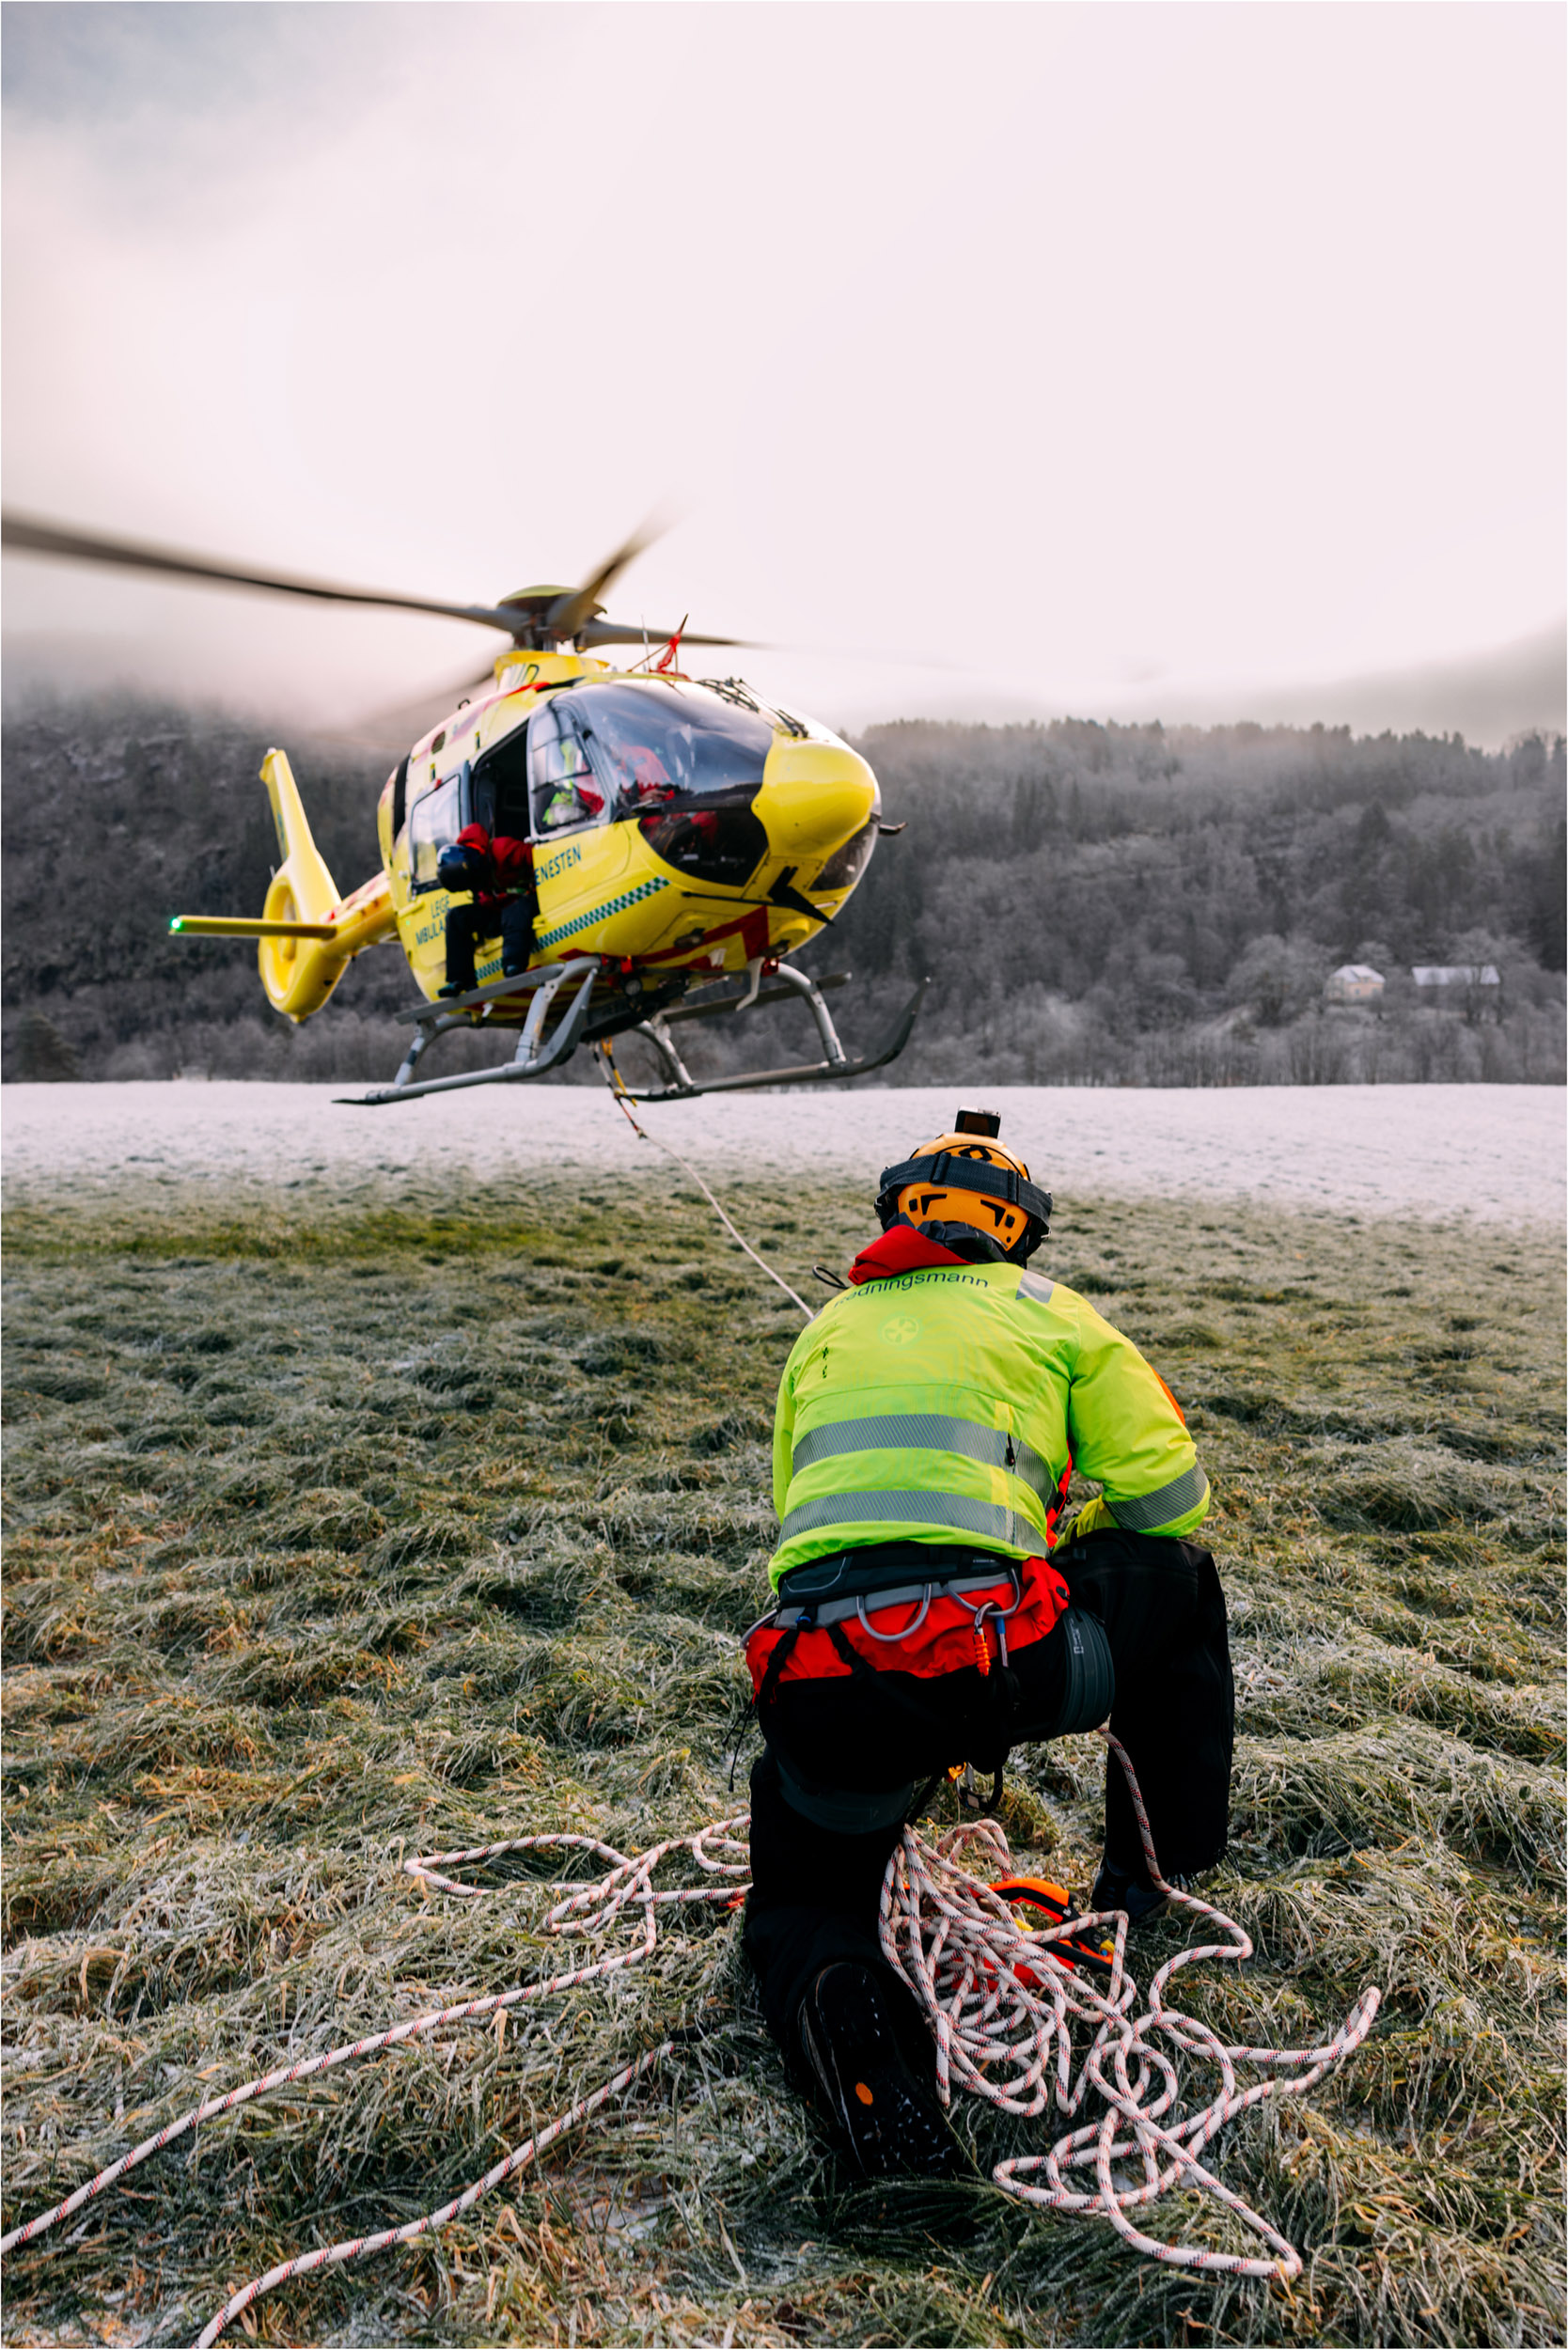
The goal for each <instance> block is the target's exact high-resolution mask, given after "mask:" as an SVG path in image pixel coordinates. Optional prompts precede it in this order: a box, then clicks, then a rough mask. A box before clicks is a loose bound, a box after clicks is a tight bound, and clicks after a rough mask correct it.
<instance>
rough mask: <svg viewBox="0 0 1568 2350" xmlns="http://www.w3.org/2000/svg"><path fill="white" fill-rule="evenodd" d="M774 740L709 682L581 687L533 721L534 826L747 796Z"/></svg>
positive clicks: (553, 827)
mask: <svg viewBox="0 0 1568 2350" xmlns="http://www.w3.org/2000/svg"><path fill="white" fill-rule="evenodd" d="M773 741H774V729H773V727H772V725H771V723H770V722H769V720H768V719H766V718H764V717H762V716H761V715H760V713H758V712H755V711H751V710H747V709H744V708H741V707H740V706H738V705H737V704H735V703H732V702H729V701H726V700H723V699H721V697H719V696H718V695H717V694H711V693H709V692H708V691H707V689H706V688H705V687H703V686H699V685H677V684H672V683H670V682H667V681H666V680H665V679H662V678H650V679H647V680H638V681H637V682H636V683H635V684H633V683H630V682H628V683H625V684H619V683H618V684H614V685H585V686H582V687H580V688H579V689H578V690H577V692H575V693H574V694H572V696H571V697H570V698H568V697H566V696H564V695H562V696H559V697H557V699H556V700H554V701H553V702H552V703H550V704H549V705H548V706H547V707H546V708H545V709H544V710H541V712H540V713H539V714H538V716H537V717H536V718H535V719H534V720H533V730H532V733H531V736H530V759H531V760H532V782H533V801H534V829H535V832H536V834H539V833H546V832H555V831H558V830H561V829H562V828H563V827H564V826H566V825H568V824H573V823H576V824H580V823H588V822H592V821H602V820H603V819H604V817H605V816H633V815H639V814H641V813H642V812H643V811H644V810H652V809H657V808H659V807H666V806H667V805H669V804H670V803H671V802H673V803H675V804H676V805H678V806H681V807H684V806H687V805H689V803H690V802H691V801H692V800H694V799H703V800H710V799H712V798H713V797H714V796H715V795H718V794H721V793H722V794H724V795H726V796H728V797H731V798H733V797H737V796H738V797H740V798H742V799H745V798H749V796H750V794H751V793H752V792H753V791H755V790H756V789H757V786H758V785H759V784H760V782H761V780H762V768H763V765H764V763H765V761H766V760H767V756H768V753H769V751H770V750H771V749H772V748H773Z"/></svg>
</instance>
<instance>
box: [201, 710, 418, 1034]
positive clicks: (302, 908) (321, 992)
mask: <svg viewBox="0 0 1568 2350" xmlns="http://www.w3.org/2000/svg"><path fill="white" fill-rule="evenodd" d="M261 780H262V782H263V783H264V784H265V785H266V787H267V797H268V798H269V799H270V800H271V802H272V807H273V823H274V825H275V826H276V828H277V845H278V849H279V852H280V854H281V856H282V860H283V861H282V863H281V864H280V865H279V866H278V868H277V870H276V871H275V872H274V875H273V878H272V882H271V885H270V886H269V888H268V890H267V902H266V905H265V907H264V908H263V911H262V914H261V917H260V919H259V920H257V921H252V920H250V919H248V918H245V917H231V916H227V915H215V914H177V915H176V916H175V917H174V918H173V920H172V921H171V922H170V924H169V929H170V931H171V932H174V933H175V934H176V935H177V936H180V937H184V938H254V939H256V940H257V942H258V946H257V964H258V966H259V970H260V974H261V984H262V986H263V987H264V988H265V989H266V991H267V1000H268V1002H269V1003H270V1004H271V1005H272V1007H273V1009H274V1011H280V1012H282V1013H283V1015H284V1017H285V1018H286V1019H288V1020H292V1021H295V1022H298V1021H301V1020H308V1019H309V1017H310V1015H311V1013H312V1012H314V1011H320V1010H321V1006H322V1005H323V1004H324V1003H325V1002H326V1000H327V997H328V996H329V995H331V994H332V991H333V989H334V988H335V987H336V986H337V982H338V980H339V979H341V978H342V976H343V974H344V972H345V971H346V970H347V969H348V967H349V964H351V963H352V962H353V958H354V956H355V955H357V954H358V953H359V952H360V950H361V948H366V947H373V946H374V945H375V944H376V941H377V940H378V939H382V938H385V937H387V936H389V935H390V933H391V932H392V931H393V929H394V928H395V927H396V921H395V917H394V913H393V907H392V896H391V892H390V890H389V889H388V888H387V885H386V882H385V879H384V876H383V875H382V874H379V873H378V874H377V875H376V876H375V878H374V879H373V880H372V881H368V882H367V883H366V884H365V885H364V887H363V888H362V889H356V890H355V891H354V893H353V897H351V898H347V899H339V897H338V894H337V883H336V882H335V881H334V880H333V878H332V875H331V873H330V872H329V870H327V866H326V861H325V859H324V858H323V857H322V855H321V851H320V849H318V848H317V846H316V843H315V840H314V838H312V835H311V831H310V823H309V819H308V818H307V817H306V812H305V803H304V801H303V800H302V799H301V798H300V791H299V786H298V784H297V783H296V782H295V781H294V771H293V769H292V768H291V767H290V764H289V760H288V755H287V753H286V752H283V751H279V750H271V751H269V752H268V753H267V756H266V758H265V759H264V760H262V762H261Z"/></svg>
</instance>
